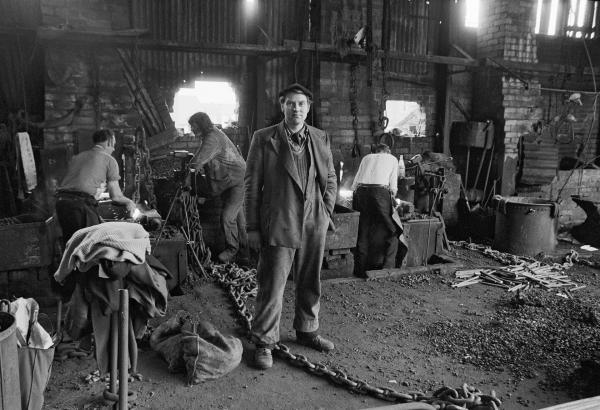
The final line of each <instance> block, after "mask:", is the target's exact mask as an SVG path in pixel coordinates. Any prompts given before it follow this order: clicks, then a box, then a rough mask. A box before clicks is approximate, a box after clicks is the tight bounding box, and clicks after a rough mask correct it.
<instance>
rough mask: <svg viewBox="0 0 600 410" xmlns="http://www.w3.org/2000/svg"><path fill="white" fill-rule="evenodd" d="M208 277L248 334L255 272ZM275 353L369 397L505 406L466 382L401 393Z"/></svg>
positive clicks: (481, 408)
mask: <svg viewBox="0 0 600 410" xmlns="http://www.w3.org/2000/svg"><path fill="white" fill-rule="evenodd" d="M208 275H209V276H210V277H212V278H214V279H215V280H216V281H217V282H218V283H219V284H220V285H221V286H222V287H223V288H225V289H226V291H227V293H228V294H229V297H230V299H231V301H232V302H233V304H234V307H235V309H236V311H237V313H238V315H239V317H240V319H241V321H242V324H243V326H244V327H245V329H246V330H247V331H250V329H251V325H252V319H253V316H252V313H251V312H250V311H249V309H248V308H247V306H246V303H247V301H248V298H249V297H250V296H254V297H255V296H256V292H257V283H256V270H255V269H251V270H244V269H241V268H239V267H238V266H236V265H235V264H226V265H212V266H211V268H210V270H209V273H208ZM274 353H275V355H276V356H277V357H279V358H281V359H284V360H285V361H287V362H288V363H291V364H292V365H294V366H297V367H300V368H303V369H304V370H306V371H307V372H309V373H311V374H314V375H316V376H319V377H323V378H326V379H329V380H330V381H331V382H333V383H334V384H336V385H338V386H340V387H343V388H345V389H347V390H349V391H351V392H354V393H357V394H365V395H369V396H372V397H375V398H378V399H382V400H387V401H391V402H399V403H409V402H424V403H428V404H430V405H432V406H433V407H434V408H436V409H440V410H442V409H444V410H465V409H472V408H477V410H498V409H499V407H500V405H501V404H502V402H501V401H500V399H498V398H497V397H496V393H495V392H494V391H493V390H492V392H491V394H490V395H486V394H483V393H482V392H481V391H480V390H479V389H477V388H475V387H473V386H469V385H468V384H466V383H465V384H463V386H462V387H460V388H458V389H453V388H451V387H447V386H445V387H442V388H440V389H438V390H436V391H435V392H433V393H432V394H431V395H426V394H425V393H423V392H419V391H412V392H408V393H401V392H397V391H396V390H393V389H390V388H387V387H376V386H373V385H371V384H369V383H368V382H366V381H364V380H360V379H358V378H355V377H352V376H348V375H347V374H346V373H345V372H343V371H341V370H339V369H335V368H330V367H328V366H327V365H325V364H323V363H314V362H312V361H311V360H309V359H308V358H307V357H306V356H304V355H302V354H298V353H292V352H291V351H290V349H289V347H288V346H286V345H285V344H283V343H277V345H276V346H275V349H274Z"/></svg>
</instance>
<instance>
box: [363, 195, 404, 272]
mask: <svg viewBox="0 0 600 410" xmlns="http://www.w3.org/2000/svg"><path fill="white" fill-rule="evenodd" d="M352 206H353V208H354V209H355V210H357V211H359V212H360V219H359V222H358V239H357V243H356V252H355V255H354V274H355V275H357V276H364V275H365V271H366V270H368V269H371V268H376V269H379V268H394V267H395V266H396V252H397V250H398V235H397V229H398V228H397V226H396V223H395V222H394V220H393V219H392V210H393V208H392V197H391V195H390V191H389V190H388V189H387V188H385V187H380V186H359V187H358V188H357V189H356V191H355V192H354V196H353V199H352Z"/></svg>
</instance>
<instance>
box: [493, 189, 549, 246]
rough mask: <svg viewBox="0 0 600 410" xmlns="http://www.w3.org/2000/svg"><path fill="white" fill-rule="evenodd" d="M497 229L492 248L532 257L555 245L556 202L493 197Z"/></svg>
mask: <svg viewBox="0 0 600 410" xmlns="http://www.w3.org/2000/svg"><path fill="white" fill-rule="evenodd" d="M492 205H493V206H494V208H495V210H496V225H495V227H496V229H495V232H494V243H493V246H492V247H493V248H494V249H497V250H499V251H502V252H509V253H512V254H515V255H525V256H535V255H537V254H539V253H540V252H544V253H550V252H553V251H554V249H555V248H556V243H557V240H556V232H557V230H558V204H557V203H556V202H553V201H548V200H544V199H539V198H529V197H520V196H511V197H501V196H495V197H494V198H493V199H492Z"/></svg>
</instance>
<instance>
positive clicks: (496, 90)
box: [473, 0, 542, 195]
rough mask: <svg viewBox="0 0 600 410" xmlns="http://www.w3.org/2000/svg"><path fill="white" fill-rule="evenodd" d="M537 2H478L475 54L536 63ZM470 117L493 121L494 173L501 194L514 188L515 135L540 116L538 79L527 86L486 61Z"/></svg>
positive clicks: (479, 75)
mask: <svg viewBox="0 0 600 410" xmlns="http://www.w3.org/2000/svg"><path fill="white" fill-rule="evenodd" d="M536 6H537V1H536V0H527V1H519V2H515V1H511V0H483V1H482V4H481V10H482V13H481V16H480V24H479V29H478V32H477V51H478V57H480V58H481V57H489V58H491V59H494V60H506V61H515V62H526V63H537V46H536V38H535V33H534V27H535V12H536ZM476 85H477V86H476V89H475V92H474V96H473V100H474V102H476V103H474V104H473V106H474V107H475V109H476V110H477V112H474V115H475V117H477V118H482V119H492V120H493V121H494V122H495V125H496V127H495V132H496V135H495V138H496V147H497V152H498V153H497V156H496V161H497V163H498V168H497V171H498V176H499V178H501V180H502V184H501V186H500V192H501V194H502V195H512V194H513V193H514V192H515V177H516V174H517V160H518V142H519V138H520V137H521V136H522V135H523V134H524V133H526V132H528V131H529V130H530V129H531V124H532V123H533V122H535V121H536V120H537V119H540V118H542V109H541V108H540V106H539V99H540V97H541V91H540V82H539V81H538V80H537V79H528V80H527V85H526V84H524V83H523V82H522V81H520V80H519V79H517V77H516V76H515V75H512V74H511V73H510V72H507V71H506V70H503V69H502V68H500V67H498V66H496V65H495V64H494V63H493V62H490V64H489V66H488V67H487V68H486V69H484V70H481V72H479V73H478V75H477V78H476Z"/></svg>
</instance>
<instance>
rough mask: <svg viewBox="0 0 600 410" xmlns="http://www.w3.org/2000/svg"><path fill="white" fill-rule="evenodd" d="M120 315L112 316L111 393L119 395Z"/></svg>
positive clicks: (114, 314) (115, 313)
mask: <svg viewBox="0 0 600 410" xmlns="http://www.w3.org/2000/svg"><path fill="white" fill-rule="evenodd" d="M118 329H119V313H118V312H112V314H111V315H110V392H111V393H113V394H117V363H118V352H119V330H118Z"/></svg>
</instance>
